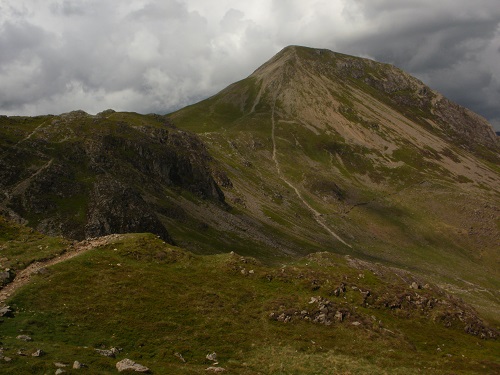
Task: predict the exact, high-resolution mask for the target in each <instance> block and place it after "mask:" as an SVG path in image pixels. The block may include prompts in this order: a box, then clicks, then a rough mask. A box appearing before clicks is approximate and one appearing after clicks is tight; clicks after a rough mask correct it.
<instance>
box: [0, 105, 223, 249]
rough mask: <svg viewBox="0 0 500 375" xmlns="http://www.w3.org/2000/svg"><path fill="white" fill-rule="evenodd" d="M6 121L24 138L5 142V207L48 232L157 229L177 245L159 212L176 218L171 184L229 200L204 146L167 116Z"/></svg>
mask: <svg viewBox="0 0 500 375" xmlns="http://www.w3.org/2000/svg"><path fill="white" fill-rule="evenodd" d="M2 122H3V124H2V125H5V126H3V127H1V128H0V133H2V132H5V133H9V134H10V132H13V133H15V134H16V136H15V137H14V140H10V138H9V137H6V139H8V140H10V142H9V141H6V142H4V143H3V146H4V147H3V157H2V160H1V161H0V190H1V192H2V193H3V194H2V197H4V198H2V199H3V202H0V211H3V212H4V213H6V214H8V216H10V217H11V218H15V219H17V220H18V221H20V220H24V219H25V221H27V222H28V223H29V225H32V226H35V227H36V228H37V229H38V230H40V231H42V232H44V233H47V234H52V235H61V234H62V235H65V236H67V237H70V238H74V239H83V238H86V237H94V236H100V235H106V234H110V233H126V232H152V233H154V234H157V235H158V236H160V237H162V238H163V239H164V240H166V241H169V242H172V239H171V237H170V235H169V234H168V231H167V229H166V228H165V225H164V223H162V221H161V220H160V218H159V216H158V213H159V212H162V214H164V215H165V213H166V214H167V216H168V208H165V207H164V206H163V203H162V202H163V201H164V199H165V196H166V195H168V189H177V191H179V192H180V191H189V192H190V193H192V194H194V195H195V196H197V197H199V198H200V199H208V200H212V201H215V202H224V195H223V193H222V191H221V190H220V188H219V187H218V185H217V183H216V182H215V180H214V178H213V177H212V169H211V167H210V165H209V162H210V160H211V157H210V155H209V154H208V152H207V150H206V148H205V146H204V144H203V143H202V142H201V141H200V140H199V139H198V138H197V137H196V136H194V135H191V134H189V133H186V132H184V131H180V130H178V129H176V128H175V127H174V126H173V125H171V124H170V123H169V122H168V121H167V120H166V119H165V118H164V117H162V116H142V118H141V119H140V120H139V121H138V120H137V118H136V117H135V116H134V115H128V114H118V113H114V112H106V113H101V114H99V115H98V116H90V115H87V114H86V113H85V112H82V111H75V112H71V113H69V114H64V115H61V116H45V117H41V118H22V119H20V118H8V117H3V118H2ZM26 123H28V124H32V125H30V126H31V129H32V131H31V132H30V133H23V131H22V130H21V125H22V124H26ZM218 179H219V180H220V178H218ZM226 182H227V181H226ZM228 183H230V181H229V182H228Z"/></svg>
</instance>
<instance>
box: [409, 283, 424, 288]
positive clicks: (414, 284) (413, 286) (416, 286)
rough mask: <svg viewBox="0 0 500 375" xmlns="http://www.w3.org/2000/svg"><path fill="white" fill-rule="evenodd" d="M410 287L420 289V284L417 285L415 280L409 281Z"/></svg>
mask: <svg viewBox="0 0 500 375" xmlns="http://www.w3.org/2000/svg"><path fill="white" fill-rule="evenodd" d="M410 288H412V289H421V287H420V285H418V284H417V283H416V282H415V281H414V282H412V283H411V285H410Z"/></svg>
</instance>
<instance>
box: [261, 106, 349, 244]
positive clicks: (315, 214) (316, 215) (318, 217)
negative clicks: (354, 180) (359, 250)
mask: <svg viewBox="0 0 500 375" xmlns="http://www.w3.org/2000/svg"><path fill="white" fill-rule="evenodd" d="M275 106H276V100H275V103H273V108H272V111H271V124H272V130H271V138H272V141H273V156H272V158H273V161H274V164H275V165H276V170H277V172H278V177H279V178H280V179H281V180H282V181H283V182H284V183H285V184H287V185H288V186H290V188H292V189H293V191H295V194H296V195H297V197H298V198H299V199H300V200H301V201H302V203H303V204H304V205H305V206H306V207H307V208H308V209H309V211H311V212H312V214H313V217H314V220H316V222H317V223H318V224H319V225H320V226H321V227H322V228H323V229H325V230H326V231H327V232H328V233H330V235H332V236H333V237H334V238H335V239H337V240H338V241H340V242H342V243H343V244H344V245H346V246H348V247H350V248H352V246H351V245H349V244H348V243H347V242H345V241H344V240H343V239H342V238H340V236H339V235H338V234H337V233H335V232H334V231H333V230H332V229H331V228H330V227H329V226H328V225H326V223H325V222H324V220H323V219H322V215H321V214H320V213H319V212H318V211H316V210H315V209H314V208H313V207H312V206H311V205H310V204H309V203H307V201H306V200H305V199H304V197H303V196H302V194H301V193H300V191H299V189H297V187H296V186H295V185H293V184H292V183H291V182H290V181H289V180H288V179H287V178H286V177H285V176H284V175H283V172H282V171H281V166H280V163H279V161H278V156H277V153H276V137H275V128H276V124H275V121H274V108H275Z"/></svg>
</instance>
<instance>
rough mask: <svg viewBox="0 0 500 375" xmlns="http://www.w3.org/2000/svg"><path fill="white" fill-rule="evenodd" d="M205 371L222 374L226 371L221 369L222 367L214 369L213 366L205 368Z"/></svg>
mask: <svg viewBox="0 0 500 375" xmlns="http://www.w3.org/2000/svg"><path fill="white" fill-rule="evenodd" d="M205 371H210V372H224V371H226V369H225V368H223V367H214V366H210V367H207V368H206V369H205Z"/></svg>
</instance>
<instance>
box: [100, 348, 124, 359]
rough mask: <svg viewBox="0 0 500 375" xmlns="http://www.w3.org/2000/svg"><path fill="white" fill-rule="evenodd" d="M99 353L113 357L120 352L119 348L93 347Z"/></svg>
mask: <svg viewBox="0 0 500 375" xmlns="http://www.w3.org/2000/svg"><path fill="white" fill-rule="evenodd" d="M94 350H95V351H96V352H97V353H99V354H100V355H103V356H105V357H110V358H115V357H116V355H117V354H118V353H120V349H117V348H111V349H94Z"/></svg>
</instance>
